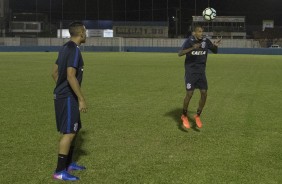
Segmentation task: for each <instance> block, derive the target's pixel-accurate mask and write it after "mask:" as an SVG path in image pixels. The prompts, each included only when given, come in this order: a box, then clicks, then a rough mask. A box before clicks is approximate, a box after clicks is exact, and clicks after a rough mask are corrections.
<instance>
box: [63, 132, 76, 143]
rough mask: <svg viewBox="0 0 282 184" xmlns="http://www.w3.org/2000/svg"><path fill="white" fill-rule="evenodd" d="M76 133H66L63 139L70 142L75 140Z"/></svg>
mask: <svg viewBox="0 0 282 184" xmlns="http://www.w3.org/2000/svg"><path fill="white" fill-rule="evenodd" d="M75 135H76V134H64V135H63V137H62V139H63V140H65V141H68V142H71V141H72V140H74V138H75Z"/></svg>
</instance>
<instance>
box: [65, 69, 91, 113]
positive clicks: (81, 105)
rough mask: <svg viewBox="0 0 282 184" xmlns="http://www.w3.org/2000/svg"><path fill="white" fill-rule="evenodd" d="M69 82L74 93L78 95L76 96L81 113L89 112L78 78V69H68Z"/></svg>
mask: <svg viewBox="0 0 282 184" xmlns="http://www.w3.org/2000/svg"><path fill="white" fill-rule="evenodd" d="M67 80H68V82H69V84H70V86H71V88H72V90H73V91H74V93H75V94H76V96H77V98H78V103H79V111H81V112H87V106H86V102H85V99H84V97H83V94H82V92H81V89H80V85H79V83H78V80H77V78H76V69H75V68H73V67H68V68H67Z"/></svg>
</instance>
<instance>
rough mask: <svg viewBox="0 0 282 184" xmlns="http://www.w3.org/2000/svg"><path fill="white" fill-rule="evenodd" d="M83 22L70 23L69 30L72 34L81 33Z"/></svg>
mask: <svg viewBox="0 0 282 184" xmlns="http://www.w3.org/2000/svg"><path fill="white" fill-rule="evenodd" d="M83 26H84V25H83V23H82V22H78V21H75V22H72V23H70V25H69V32H70V35H71V36H78V34H79V33H80V31H81V29H82V27H83Z"/></svg>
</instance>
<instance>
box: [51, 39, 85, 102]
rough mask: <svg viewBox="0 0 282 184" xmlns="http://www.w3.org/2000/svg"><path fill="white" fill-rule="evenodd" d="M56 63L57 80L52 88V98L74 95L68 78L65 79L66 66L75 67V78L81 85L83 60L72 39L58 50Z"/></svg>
mask: <svg viewBox="0 0 282 184" xmlns="http://www.w3.org/2000/svg"><path fill="white" fill-rule="evenodd" d="M56 64H57V65H58V80H57V83H56V87H55V89H54V98H55V99H59V98H66V97H69V96H75V97H76V95H75V93H74V91H73V90H72V88H71V86H70V84H69V82H68V80H67V68H68V67H73V68H75V69H76V78H77V80H78V82H79V85H81V82H82V76H83V66H84V62H83V59H82V56H81V52H80V49H79V47H78V46H77V45H76V43H74V42H73V41H68V42H67V43H65V44H64V45H63V46H62V48H61V49H60V51H59V55H58V59H57V61H56Z"/></svg>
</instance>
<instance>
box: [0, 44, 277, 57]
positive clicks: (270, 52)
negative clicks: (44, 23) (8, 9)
mask: <svg viewBox="0 0 282 184" xmlns="http://www.w3.org/2000/svg"><path fill="white" fill-rule="evenodd" d="M59 48H60V46H0V52H57V51H59ZM80 49H81V51H86V52H169V53H175V54H177V53H178V50H179V47H130V46H126V47H123V48H122V49H121V48H120V47H118V46H114V47H112V46H81V47H80ZM219 54H261V55H282V49H270V48H219Z"/></svg>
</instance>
